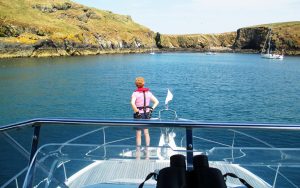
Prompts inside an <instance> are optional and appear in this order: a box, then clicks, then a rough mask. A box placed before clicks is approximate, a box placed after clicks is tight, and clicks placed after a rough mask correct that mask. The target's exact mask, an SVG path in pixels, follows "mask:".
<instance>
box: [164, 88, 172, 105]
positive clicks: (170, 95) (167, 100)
mask: <svg viewBox="0 0 300 188" xmlns="http://www.w3.org/2000/svg"><path fill="white" fill-rule="evenodd" d="M172 99H173V94H172V93H171V91H170V90H169V89H168V94H167V98H166V102H165V104H166V105H167V104H168V103H169V101H171V100H172Z"/></svg>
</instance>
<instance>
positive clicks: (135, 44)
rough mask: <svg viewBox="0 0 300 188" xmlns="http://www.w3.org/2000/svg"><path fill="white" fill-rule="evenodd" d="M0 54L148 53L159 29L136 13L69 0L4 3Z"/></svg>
mask: <svg viewBox="0 0 300 188" xmlns="http://www.w3.org/2000/svg"><path fill="white" fill-rule="evenodd" d="M0 10H1V11H0V57H41V56H66V55H67V56H68V55H89V54H102V53H130V52H142V51H145V50H147V49H148V50H149V49H150V48H152V47H155V46H156V44H155V40H154V36H155V34H154V32H152V31H151V30H150V29H148V28H146V27H144V26H141V25H139V24H137V23H135V22H134V21H133V20H132V19H131V17H130V16H123V15H117V14H113V13H112V12H110V11H102V10H97V9H94V8H89V7H86V6H82V5H80V4H76V3H73V2H71V1H68V0H9V1H8V0H3V1H1V2H0Z"/></svg>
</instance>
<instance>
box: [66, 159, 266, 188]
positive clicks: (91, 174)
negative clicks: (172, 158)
mask: <svg viewBox="0 0 300 188" xmlns="http://www.w3.org/2000/svg"><path fill="white" fill-rule="evenodd" d="M169 163H170V162H169V161H166V160H134V159H128V160H124V159H122V160H119V159H115V160H114V159H113V160H101V161H96V162H94V163H93V164H91V165H89V166H87V167H86V168H84V169H82V170H81V171H79V172H77V173H76V174H74V175H73V176H71V177H70V178H69V179H68V181H67V182H66V184H67V185H68V186H69V187H70V188H79V187H97V185H98V186H99V184H117V185H120V184H123V185H124V184H131V185H132V184H135V187H137V185H138V184H140V183H142V182H143V181H144V179H145V178H146V176H147V175H148V174H149V173H150V172H154V171H157V170H160V169H162V168H165V167H168V166H169V165H170V164H169ZM210 166H211V167H214V168H218V169H220V170H221V171H222V174H225V173H227V172H232V173H234V174H236V175H238V176H239V177H240V178H243V179H244V180H246V181H247V182H248V183H249V184H251V185H252V186H253V187H260V188H265V187H271V186H270V185H269V184H267V183H266V182H265V181H263V180H261V179H260V178H259V177H257V176H256V175H254V174H252V173H251V172H249V171H247V170H246V169H244V168H241V167H240V166H239V165H232V164H226V163H224V162H212V163H210ZM147 184H148V185H153V187H155V184H156V181H155V180H153V179H151V180H148V181H147V182H146V185H147ZM227 185H228V187H240V186H242V184H241V182H240V181H239V180H238V179H234V178H228V179H227Z"/></svg>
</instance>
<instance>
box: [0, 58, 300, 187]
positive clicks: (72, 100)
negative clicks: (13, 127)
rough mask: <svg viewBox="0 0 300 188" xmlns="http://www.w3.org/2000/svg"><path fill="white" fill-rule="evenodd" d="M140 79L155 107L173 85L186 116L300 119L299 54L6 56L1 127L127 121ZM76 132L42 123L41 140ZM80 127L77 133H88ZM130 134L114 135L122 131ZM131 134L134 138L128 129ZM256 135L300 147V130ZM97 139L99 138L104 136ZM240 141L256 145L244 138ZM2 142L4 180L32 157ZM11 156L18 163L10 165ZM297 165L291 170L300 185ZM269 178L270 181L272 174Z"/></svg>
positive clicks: (177, 106)
mask: <svg viewBox="0 0 300 188" xmlns="http://www.w3.org/2000/svg"><path fill="white" fill-rule="evenodd" d="M137 76H143V77H145V79H146V86H147V87H149V88H150V89H151V91H152V92H153V93H154V94H155V95H156V97H157V98H158V99H159V101H160V105H159V107H158V109H163V108H164V100H165V97H166V94H167V88H169V89H170V90H171V91H172V93H173V95H174V98H173V101H172V102H171V103H170V105H169V106H170V108H172V109H174V110H176V111H177V113H178V115H179V116H180V117H181V118H186V119H197V120H201V121H213V122H269V123H270V122H273V123H289V124H300V57H285V59H284V60H268V59H262V58H260V56H259V55H256V54H218V55H205V54H201V53H170V54H156V55H149V54H134V55H104V56H89V57H62V58H39V59H31V58H22V59H2V60H0V126H3V125H6V124H10V123H14V122H17V121H23V120H28V119H31V118H37V117H75V118H126V119H130V118H132V110H131V107H130V104H129V103H130V97H131V94H132V92H133V90H135V85H134V80H135V77H137ZM154 116H157V112H155V113H154ZM70 129H71V128H70ZM73 130H74V129H72V130H69V131H67V129H66V128H62V127H57V128H56V130H55V131H53V132H52V133H53V134H51V133H50V132H49V131H47V127H46V128H45V129H44V128H43V131H44V132H43V133H42V137H43V138H44V137H45V138H46V140H43V141H45V142H47V139H48V137H47V136H49V139H50V137H51V140H54V141H55V142H60V141H61V139H62V138H63V139H65V140H68V139H71V138H72V135H71V134H70V132H71V131H73ZM24 131H25V133H22V136H20V135H18V134H17V133H16V135H14V134H13V133H12V135H14V136H15V138H16V139H17V140H18V141H19V142H20V143H23V144H24V145H25V144H27V148H26V149H28V150H29V148H30V141H31V135H30V133H31V132H29V130H28V132H27V133H26V131H27V130H24ZM76 131H77V133H78V134H80V133H83V132H84V131H86V130H85V129H80V128H79V129H76ZM151 131H152V132H151V134H152V133H153V132H155V130H151ZM125 132H126V131H125ZM125 132H124V130H122V131H120V132H119V133H116V132H114V133H111V134H110V135H113V134H115V135H116V134H118V136H122V134H124V133H125ZM126 133H128V134H129V135H134V131H133V130H131V129H130V130H127V132H126ZM250 133H251V131H250ZM19 134H20V133H19ZM251 134H252V135H255V136H256V137H258V138H260V139H262V140H265V141H267V142H272V144H274V145H275V146H278V147H300V140H299V139H300V137H299V136H297V135H295V134H297V133H295V134H294V133H290V132H289V133H288V132H282V133H281V134H278V132H277V133H276V136H277V137H276V139H274V137H273V136H272V134H270V135H266V134H265V132H264V131H256V132H253V131H252V133H251ZM195 135H197V136H204V137H205V136H206V137H207V138H211V137H214V138H215V139H218V140H219V141H220V142H226V143H227V144H229V145H230V144H231V138H230V139H228V137H227V136H226V135H223V134H222V132H221V133H218V134H214V135H211V133H210V132H209V131H207V132H206V131H202V132H197V131H195ZM26 136H27V138H25V137H26ZM0 138H1V137H0ZM151 138H153V137H151ZM286 138H290V139H286ZM93 139H94V141H95V142H97V139H99V136H98V135H95V136H94V137H93ZM93 139H90V140H93ZM153 140H154V139H153ZM151 143H152V145H155V144H156V143H154V142H151ZM133 144H134V143H133ZM196 144H199V148H202V149H203V148H204V147H209V146H208V145H206V144H205V143H202V142H199V143H197V141H195V145H196ZM201 144H203V145H201ZM238 144H241V145H242V146H248V145H251V144H252V143H251V142H248V141H246V140H244V141H243V142H241V143H237V145H238ZM0 146H1V149H2V150H4V152H7V153H9V152H12V153H13V152H14V154H13V155H9V156H5V155H1V156H0V167H1V169H6V170H2V171H0V185H1V183H4V182H5V179H7V178H10V177H12V175H15V174H16V173H17V172H19V171H20V170H21V169H22V168H24V167H25V166H24V164H25V165H26V164H27V162H26V158H24V156H21V155H20V153H18V152H16V151H13V150H14V149H13V148H12V147H11V146H10V145H7V143H6V142H4V141H3V140H0ZM1 152H2V151H1ZM266 159H268V156H267V157H266ZM10 161H14V165H13V166H11V163H10ZM298 170H299V169H293V171H291V172H289V173H288V174H289V176H291V177H292V179H293V180H295V181H296V185H299V186H300V180H299V175H297V174H299V173H298V172H299V171H298ZM272 172H273V171H272ZM257 173H258V174H259V172H257ZM262 174H263V173H262ZM272 175H273V177H274V174H272ZM268 178H269V177H268ZM269 179H270V181H271V182H272V177H270V178H269Z"/></svg>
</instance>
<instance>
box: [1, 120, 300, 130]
mask: <svg viewBox="0 0 300 188" xmlns="http://www.w3.org/2000/svg"><path fill="white" fill-rule="evenodd" d="M42 124H47V125H50V124H70V125H87V124H88V125H101V126H103V125H105V126H112V127H114V126H118V127H120V126H147V127H181V128H236V129H285V130H300V124H280V123H235V122H214V123H212V122H202V121H198V120H176V121H175V120H173V121H165V120H132V119H131V120H124V119H76V118H73V119H72V118H37V119H31V120H27V121H22V122H18V123H14V124H9V125H4V126H0V132H3V131H7V130H12V129H16V128H23V127H27V126H37V125H39V126H40V125H42Z"/></svg>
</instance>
